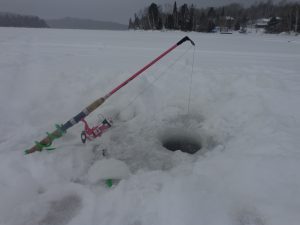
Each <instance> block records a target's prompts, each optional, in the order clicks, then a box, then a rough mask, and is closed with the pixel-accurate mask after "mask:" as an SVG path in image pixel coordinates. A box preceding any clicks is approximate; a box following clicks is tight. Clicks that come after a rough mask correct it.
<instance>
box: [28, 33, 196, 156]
mask: <svg viewBox="0 0 300 225" xmlns="http://www.w3.org/2000/svg"><path fill="white" fill-rule="evenodd" d="M186 41H190V42H191V44H192V45H195V43H194V42H193V41H192V40H191V39H190V38H189V37H188V36H185V37H184V38H182V39H181V40H180V41H178V42H177V43H176V44H175V45H173V46H172V47H170V48H169V49H168V50H166V51H165V52H163V53H162V54H160V55H159V56H158V57H157V58H155V59H154V60H152V61H151V62H150V63H148V64H147V65H145V66H144V67H143V68H141V69H140V70H139V71H137V72H136V73H134V74H133V75H132V76H130V77H129V78H128V79H127V80H125V81H124V82H122V83H121V84H120V85H118V86H117V87H115V88H114V89H112V90H111V91H110V92H109V93H108V94H106V95H105V96H104V97H101V98H99V99H97V100H96V101H94V102H93V103H91V104H90V105H89V106H88V107H86V108H85V109H83V110H82V111H81V112H80V113H78V114H77V115H76V116H74V117H73V118H72V119H70V120H68V121H67V122H66V123H65V124H62V125H56V130H55V131H53V132H52V133H47V136H46V137H45V138H44V139H43V140H41V141H40V142H35V145H34V146H33V147H32V148H30V149H28V150H25V153H26V154H30V153H33V152H36V151H42V150H43V149H44V148H48V147H50V146H51V144H52V142H53V141H54V139H57V138H60V137H61V136H62V135H63V134H64V133H65V132H66V131H67V130H68V129H69V128H70V127H72V126H74V125H75V124H77V123H78V122H80V121H81V120H82V119H84V118H85V117H86V116H88V115H89V114H90V113H91V112H93V111H94V110H96V109H97V108H98V107H99V106H100V105H102V104H103V103H104V102H105V100H106V99H108V98H109V97H110V96H112V95H113V94H114V93H116V92H117V91H118V90H120V89H121V88H122V87H124V86H125V85H126V84H128V83H129V82H130V81H132V80H133V79H134V78H136V77H137V76H139V75H140V74H141V73H143V72H144V71H145V70H147V69H148V68H149V67H150V66H152V65H153V64H155V63H156V62H157V61H159V60H160V59H161V58H163V57H164V56H165V55H167V54H169V53H170V52H171V51H173V50H174V49H175V48H177V47H178V46H179V45H181V44H182V43H184V42H186ZM50 149H52V148H50Z"/></svg>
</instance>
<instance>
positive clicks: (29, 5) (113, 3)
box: [0, 0, 300, 24]
mask: <svg viewBox="0 0 300 225" xmlns="http://www.w3.org/2000/svg"><path fill="white" fill-rule="evenodd" d="M256 1H257V0H179V1H177V6H179V5H181V4H183V3H188V4H192V3H193V4H194V5H196V6H198V7H208V6H220V5H225V4H228V3H231V2H238V3H241V4H243V5H244V6H248V5H249V4H251V3H254V2H256ZM293 1H297V2H299V1H300V0H293ZM152 2H155V3H156V4H158V5H162V6H164V5H165V4H171V5H173V3H174V0H159V1H154V0H0V12H13V13H21V14H32V15H37V16H40V17H42V18H45V19H52V18H62V17H66V16H69V17H78V18H89V19H97V20H104V21H113V22H119V23H123V24H127V23H128V20H129V18H130V17H133V15H134V13H137V12H138V11H139V10H140V9H143V8H144V7H146V6H148V5H150V4H151V3H152ZM275 2H276V0H275Z"/></svg>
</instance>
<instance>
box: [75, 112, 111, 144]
mask: <svg viewBox="0 0 300 225" xmlns="http://www.w3.org/2000/svg"><path fill="white" fill-rule="evenodd" d="M98 116H101V117H102V122H100V123H98V124H97V125H96V126H94V127H90V126H89V124H88V122H87V121H86V120H85V119H81V122H83V124H84V130H83V131H82V132H81V135H80V137H81V141H82V143H83V144H85V143H86V141H87V140H89V141H92V140H94V139H95V138H97V137H101V136H102V134H103V133H105V132H106V131H107V130H108V128H110V127H111V126H112V123H113V121H112V119H111V118H104V117H103V116H102V115H101V114H100V115H98ZM100 121H101V120H100Z"/></svg>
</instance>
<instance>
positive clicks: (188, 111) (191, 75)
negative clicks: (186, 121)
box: [187, 46, 196, 114]
mask: <svg viewBox="0 0 300 225" xmlns="http://www.w3.org/2000/svg"><path fill="white" fill-rule="evenodd" d="M195 50H196V47H195V46H194V51H193V61H192V71H191V74H190V86H189V99H188V106H187V114H190V105H191V96H192V87H193V75H194V63H195Z"/></svg>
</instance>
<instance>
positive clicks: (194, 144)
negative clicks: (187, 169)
mask: <svg viewBox="0 0 300 225" xmlns="http://www.w3.org/2000/svg"><path fill="white" fill-rule="evenodd" d="M162 146H163V147H164V148H166V149H168V150H170V151H177V150H180V151H182V152H186V153H189V154H194V153H196V152H197V151H199V150H200V149H201V148H202V144H201V142H200V141H199V140H197V139H195V138H193V137H188V136H185V135H182V136H180V135H178V134H177V135H170V136H168V137H165V138H164V139H163V140H162Z"/></svg>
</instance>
